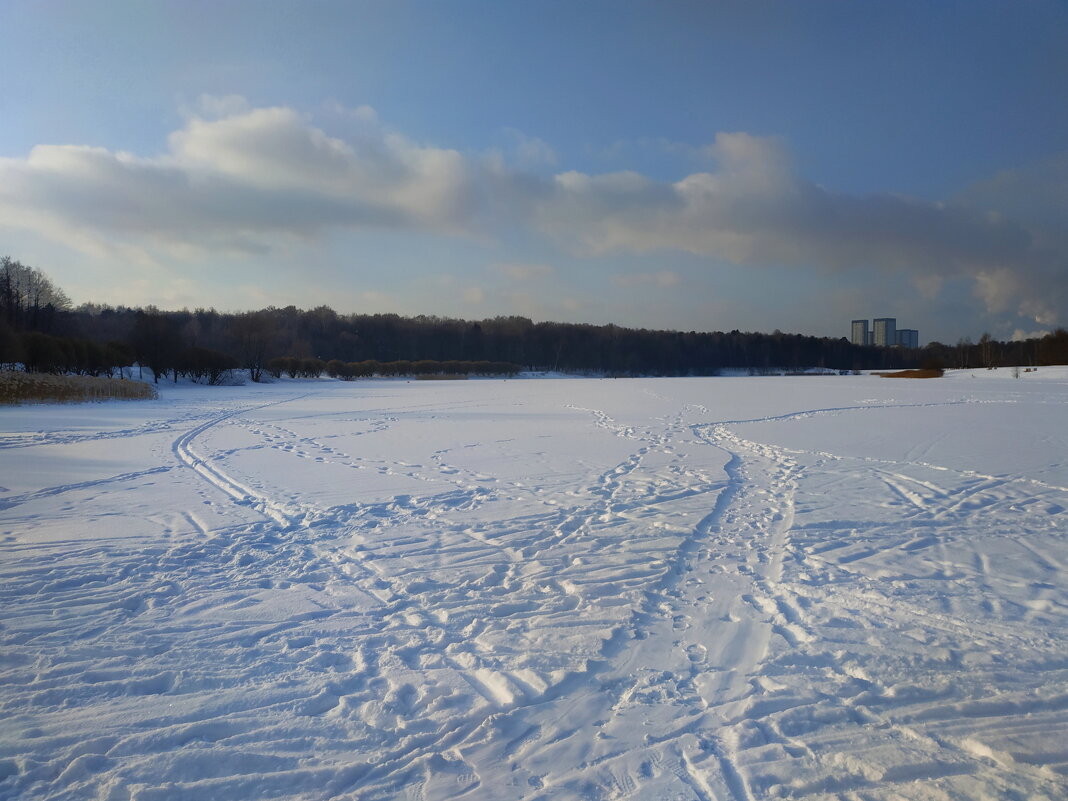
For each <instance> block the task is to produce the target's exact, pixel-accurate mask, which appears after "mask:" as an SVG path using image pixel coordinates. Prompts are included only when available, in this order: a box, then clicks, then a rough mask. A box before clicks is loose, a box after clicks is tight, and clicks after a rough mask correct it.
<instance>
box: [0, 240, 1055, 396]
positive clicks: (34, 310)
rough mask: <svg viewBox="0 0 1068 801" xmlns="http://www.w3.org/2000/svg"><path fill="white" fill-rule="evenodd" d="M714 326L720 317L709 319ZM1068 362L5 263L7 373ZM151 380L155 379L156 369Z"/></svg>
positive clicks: (2, 342)
mask: <svg viewBox="0 0 1068 801" xmlns="http://www.w3.org/2000/svg"><path fill="white" fill-rule="evenodd" d="M710 322H711V321H710ZM1047 364H1068V331H1065V330H1064V329H1057V330H1056V331H1054V332H1052V333H1050V334H1047V335H1045V336H1043V337H1041V338H1033V339H1027V340H1023V341H1012V342H1000V341H997V340H995V339H994V338H992V337H991V336H990V335H989V334H984V335H983V336H982V337H981V338H980V340H979V341H978V342H975V343H973V342H971V341H969V340H967V339H962V340H961V341H959V342H957V343H956V344H954V345H947V344H942V343H939V342H932V343H930V344H929V345H927V346H926V347H923V348H916V349H905V348H901V347H890V348H885V347H877V346H857V345H853V344H851V343H850V342H849V341H848V340H847V339H846V338H845V337H841V338H837V339H836V338H830V337H812V336H804V335H801V334H787V333H782V332H780V331H774V332H773V333H759V332H741V331H738V330H733V331H729V332H722V331H706V332H699V331H670V330H648V329H644V328H641V329H636V328H626V327H623V326H618V325H611V324H609V325H590V324H582V323H560V322H538V323H535V322H533V321H532V320H530V319H528V318H526V317H518V316H502V317H494V318H490V319H484V320H474V321H472V320H459V319H452V318H446V317H437V316H426V315H419V316H414V317H404V316H400V315H397V314H342V313H338V312H336V311H335V310H333V309H331V308H330V307H328V306H318V307H316V308H314V309H309V310H302V309H297V308H296V307H294V306H286V307H284V308H277V307H273V306H272V307H268V308H265V309H260V310H258V311H246V312H220V311H216V310H215V309H195V310H192V311H190V310H188V309H182V310H170V311H168V310H161V309H158V308H155V307H153V306H149V307H145V308H129V307H125V306H111V305H107V304H97V303H85V304H81V305H78V306H74V305H73V304H72V303H71V301H70V300H69V298H68V297H67V295H66V293H64V292H63V290H62V289H60V288H59V287H57V286H56V285H55V284H54V283H53V282H52V281H51V280H50V279H49V278H48V277H47V276H46V275H45V274H44V273H43V272H41V271H40V270H39V269H37V268H34V267H28V266H26V265H24V264H22V263H21V262H19V261H17V260H15V259H12V258H11V257H9V256H5V257H2V258H0V365H4V366H7V367H8V368H14V367H16V366H18V367H21V369H24V370H26V371H27V372H45V373H67V374H79V375H90V376H112V375H119V376H122V375H124V374H129V370H127V368H133V367H134V365H137V370H138V371H139V372H138V375H139V376H140V377H144V378H148V377H150V378H152V379H153V380H155V381H159V380H161V379H164V378H169V379H171V380H175V381H177V380H178V379H179V378H180V377H183V376H184V377H188V378H189V379H191V380H193V381H197V382H201V383H209V384H214V383H220V382H223V381H226V380H228V379H229V378H230V375H231V371H232V370H236V369H243V370H247V371H248V375H249V377H250V378H251V380H253V381H261V380H266V379H269V378H270V377H279V376H281V375H290V376H294V377H295V376H318V375H321V374H324V373H325V374H327V375H330V376H333V377H337V378H343V379H353V378H360V377H367V376H371V375H416V376H418V375H432V374H442V375H509V374H514V373H515V372H518V371H520V370H534V371H559V372H565V373H578V374H590V375H605V376H639V375H642V376H708V375H716V374H718V373H719V372H721V371H723V370H727V369H731V370H737V369H743V370H749V371H751V372H753V373H755V374H760V373H765V372H766V373H770V372H780V371H787V372H791V371H801V370H805V369H809V368H827V369H833V370H840V371H841V370H846V371H851V370H878V369H899V368H916V367H928V368H940V367H947V368H952V367H961V368H975V367H989V368H994V367H998V366H1001V365H1020V366H1039V365H1047ZM146 370H147V371H148V373H147V374H146V373H145V371H146Z"/></svg>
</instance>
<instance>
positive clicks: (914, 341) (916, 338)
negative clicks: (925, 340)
mask: <svg viewBox="0 0 1068 801" xmlns="http://www.w3.org/2000/svg"><path fill="white" fill-rule="evenodd" d="M897 344H898V345H900V346H901V347H903V348H918V347H919V346H920V332H919V331H917V330H916V329H915V328H899V329H897Z"/></svg>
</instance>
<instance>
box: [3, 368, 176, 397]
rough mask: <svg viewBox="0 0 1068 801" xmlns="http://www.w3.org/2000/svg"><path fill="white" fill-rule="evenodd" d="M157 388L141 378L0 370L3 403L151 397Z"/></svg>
mask: <svg viewBox="0 0 1068 801" xmlns="http://www.w3.org/2000/svg"><path fill="white" fill-rule="evenodd" d="M156 397H158V395H157V394H156V389H155V387H153V386H152V385H151V384H145V383H142V382H140V381H123V380H120V379H118V378H92V377H90V376H84V375H51V374H50V373H23V372H18V371H15V370H3V371H0V404H7V405H11V404H19V403H88V402H90V401H105V400H150V399H152V398H156Z"/></svg>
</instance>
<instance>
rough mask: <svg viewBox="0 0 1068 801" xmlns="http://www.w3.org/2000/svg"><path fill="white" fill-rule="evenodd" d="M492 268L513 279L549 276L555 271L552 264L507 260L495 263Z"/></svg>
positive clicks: (528, 279)
mask: <svg viewBox="0 0 1068 801" xmlns="http://www.w3.org/2000/svg"><path fill="white" fill-rule="evenodd" d="M492 269H493V270H495V271H496V272H499V273H501V274H503V275H506V276H508V277H509V278H511V279H512V280H513V281H533V280H537V279H542V278H549V277H551V276H552V275H553V274H554V273H555V272H556V270H555V268H553V266H552V265H550V264H525V263H522V262H505V263H499V264H494V265H493V266H492Z"/></svg>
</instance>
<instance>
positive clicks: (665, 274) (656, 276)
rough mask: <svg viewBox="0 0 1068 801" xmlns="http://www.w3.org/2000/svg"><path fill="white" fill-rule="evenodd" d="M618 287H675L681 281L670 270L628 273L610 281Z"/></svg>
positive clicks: (676, 274)
mask: <svg viewBox="0 0 1068 801" xmlns="http://www.w3.org/2000/svg"><path fill="white" fill-rule="evenodd" d="M612 280H613V281H614V282H615V283H617V284H619V285H620V286H626V287H630V286H658V287H671V286H675V285H677V284H678V283H679V281H680V280H681V279H680V278H679V274H678V273H676V272H673V271H671V270H660V271H658V272H654V273H629V274H625V275H616V276H614V277H613V279H612Z"/></svg>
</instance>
